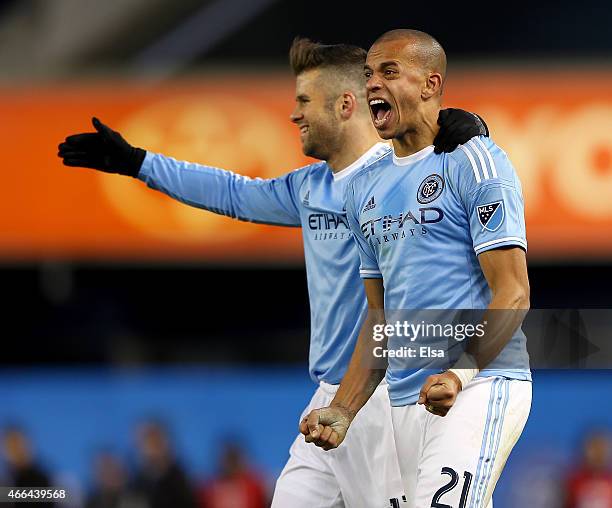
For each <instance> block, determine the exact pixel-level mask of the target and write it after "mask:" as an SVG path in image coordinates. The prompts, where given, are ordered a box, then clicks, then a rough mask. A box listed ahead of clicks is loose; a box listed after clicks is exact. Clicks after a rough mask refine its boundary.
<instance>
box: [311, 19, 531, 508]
mask: <svg viewBox="0 0 612 508" xmlns="http://www.w3.org/2000/svg"><path fill="white" fill-rule="evenodd" d="M445 73H446V56H445V53H444V50H443V49H442V47H441V46H440V44H439V43H438V42H437V41H436V40H435V39H433V38H432V37H431V36H429V35H428V34H425V33H423V32H419V31H415V30H394V31H391V32H387V33H386V34H384V35H383V36H381V37H380V38H379V39H378V40H377V41H376V42H375V43H374V45H373V46H372V47H371V48H370V50H369V52H368V56H367V62H366V66H365V75H366V78H367V96H368V103H369V106H370V111H371V117H372V121H373V124H374V126H375V127H376V130H377V131H378V133H379V134H380V136H381V137H382V138H384V139H390V140H392V144H393V150H392V152H391V153H388V154H385V155H384V156H383V157H382V158H380V159H379V160H377V161H375V162H373V163H372V164H369V165H368V166H367V167H365V168H363V169H361V170H359V171H358V172H356V173H355V175H353V177H352V178H351V181H350V182H349V184H348V186H347V195H346V207H347V217H348V221H349V225H350V228H351V231H352V232H353V235H354V237H355V239H356V241H357V244H358V250H359V254H360V258H361V267H360V274H361V277H362V278H363V279H364V286H365V292H366V296H367V300H368V307H369V309H370V312H369V313H368V316H367V318H366V320H365V321H364V324H363V327H362V330H361V333H360V336H359V339H358V341H357V345H356V349H355V352H354V354H353V356H352V358H351V363H350V365H349V368H348V369H347V372H346V374H345V376H344V378H343V380H342V382H341V384H340V388H339V389H338V390H337V392H336V395H335V396H334V398H333V400H332V402H331V404H330V405H329V407H326V408H322V409H318V410H314V411H312V412H311V413H310V414H309V416H308V417H307V418H306V419H304V420H303V421H302V422H301V423H300V431H301V432H302V433H303V434H304V435H305V440H306V441H311V442H314V443H315V444H316V445H317V446H320V447H322V448H324V449H333V448H336V447H337V446H338V445H339V444H340V443H341V442H342V441H343V439H344V438H345V436H346V437H347V438H348V437H350V434H351V433H350V432H349V433H348V434H347V429H348V427H349V425H350V426H352V422H354V421H357V420H358V419H359V416H358V412H360V410H361V408H362V406H363V405H364V404H365V403H366V401H367V400H368V399H369V397H370V395H371V394H372V393H373V392H374V390H375V389H376V387H377V386H378V384H379V382H380V381H381V379H382V377H383V376H384V372H385V371H384V370H381V369H380V366H379V365H378V364H376V363H375V362H374V358H373V356H374V353H375V347H376V346H377V345H379V344H380V343H378V342H377V337H376V336H375V334H374V333H373V332H375V331H376V330H377V329H376V328H374V327H375V326H377V327H378V330H381V329H382V328H381V326H382V327H383V328H384V327H385V326H388V325H391V326H392V327H394V326H395V324H394V323H392V322H388V321H387V322H386V321H385V316H386V317H387V319H388V318H389V315H401V309H404V310H405V309H413V314H410V313H407V315H413V316H414V315H416V316H418V315H419V312H421V313H422V314H424V313H425V312H424V311H422V309H438V310H437V311H436V312H438V313H440V314H444V312H441V311H440V310H441V309H483V311H482V312H483V313H484V314H485V318H486V316H493V317H495V316H497V318H496V319H495V320H494V321H496V322H494V323H492V326H494V329H495V333H493V332H491V330H486V327H485V328H484V329H485V332H484V337H483V338H482V339H478V342H477V340H476V339H471V340H470V341H469V344H468V345H467V348H466V349H465V351H464V350H463V348H462V349H461V353H460V354H456V357H457V358H458V359H457V360H456V362H457V363H454V362H452V363H450V364H449V366H450V367H452V368H450V369H448V370H444V371H442V372H441V373H440V370H442V369H439V370H438V371H437V373H434V374H433V375H429V374H431V372H432V370H431V369H427V368H414V366H415V365H425V366H427V365H429V364H427V363H426V359H424V358H421V359H420V364H419V361H417V360H414V361H411V360H406V359H402V358H401V357H400V358H397V357H393V356H392V355H389V358H388V366H387V370H386V379H387V382H388V385H389V397H390V399H391V405H392V422H393V428H394V434H395V442H396V448H397V453H398V459H399V463H400V470H401V474H402V480H403V485H404V491H405V493H406V495H407V497H408V501H409V503H408V505H409V506H411V507H417V508H429V507H453V508H468V507H469V508H480V507H484V506H487V504H488V503H489V501H490V500H491V497H492V492H493V489H494V487H495V484H496V482H497V480H498V478H499V476H500V473H501V471H502V469H503V467H504V464H505V462H506V459H507V458H508V455H509V453H510V451H511V450H512V448H513V446H514V445H515V443H516V441H517V439H518V437H519V436H520V434H521V432H522V429H523V427H524V425H525V423H526V420H527V417H528V414H529V410H530V407H531V374H530V371H529V365H528V357H527V352H526V339H525V336H524V334H523V332H522V331H521V329H520V321H521V318H522V316H523V315H524V312H525V311H524V310H523V309H527V308H528V307H529V282H528V278H527V267H526V259H525V251H526V248H527V242H526V237H525V224H524V213H523V197H522V192H521V186H520V182H519V180H518V177H517V175H516V173H515V171H514V168H513V167H512V164H511V163H510V161H509V159H508V157H507V156H506V154H505V153H504V152H503V151H502V150H501V149H500V148H499V147H498V146H497V145H496V144H495V143H493V142H492V141H491V140H490V139H488V138H486V137H477V138H474V139H472V140H470V141H468V142H467V143H466V144H463V145H461V146H459V147H458V149H456V150H454V151H452V152H450V153H441V154H436V153H435V152H434V148H433V146H432V144H433V141H434V139H435V136H436V134H437V132H438V126H437V124H436V119H437V117H438V112H439V110H440V104H441V96H442V89H443V85H444V80H445ZM383 309H384V311H383ZM492 309H507V310H505V311H497V312H498V313H500V312H502V313H505V314H504V315H503V316H501V317H499V315H496V314H495V311H493V310H492ZM417 310H420V311H417ZM447 314H451V312H450V311H447ZM504 320H505V321H509V324H507V325H504ZM483 323H484V324H486V323H487V321H486V319H485V321H483ZM390 331H391V332H392V333H391V334H389V337H388V341H389V346H390V347H389V351H390V352H391V351H400V350H401V346H405V343H406V340H405V339H402V338H401V337H399V333H398V332H397V331H396V328H393V329H392V330H390ZM422 344H423V342H421V344H418V345H422ZM425 344H426V345H427V342H425ZM391 346H393V347H391ZM417 349H418V348H417ZM425 350H427V348H425ZM449 351H450V348H449ZM417 358H418V356H417ZM465 362H468V363H467V364H466V363H465ZM432 365H434V364H433V363H432ZM459 367H461V368H459ZM356 415H357V416H356ZM339 449H342V447H340V448H339Z"/></svg>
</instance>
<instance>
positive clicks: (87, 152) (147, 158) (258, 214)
mask: <svg viewBox="0 0 612 508" xmlns="http://www.w3.org/2000/svg"><path fill="white" fill-rule="evenodd" d="M92 123H93V126H94V128H95V132H85V133H81V134H74V135H72V136H68V137H67V138H66V139H65V141H64V142H63V143H61V144H60V145H59V152H58V156H59V157H61V158H62V160H63V163H64V165H66V166H76V167H84V168H92V169H96V170H99V171H104V172H106V173H117V174H121V175H126V176H132V177H134V178H139V179H140V180H142V181H144V182H145V183H146V184H147V185H148V186H149V187H151V188H152V189H155V190H159V191H161V192H163V193H165V194H167V195H168V196H170V197H172V198H173V199H176V200H178V201H181V202H182V203H185V204H188V205H190V206H194V207H197V208H202V209H205V210H209V211H212V212H215V213H219V214H222V215H227V216H229V217H232V218H237V219H240V220H245V221H251V222H260V223H266V224H276V225H286V226H299V225H300V213H299V208H298V207H299V199H297V198H296V196H297V192H298V185H299V182H301V179H302V178H303V176H304V174H305V171H294V172H293V173H289V174H287V175H284V176H282V177H279V178H273V179H268V180H263V179H259V178H257V179H253V178H248V177H245V176H242V175H238V174H236V173H233V172H231V171H226V170H223V169H219V168H214V167H210V166H203V165H200V164H195V163H191V162H185V161H177V160H175V159H173V158H172V157H166V156H164V155H161V154H154V153H152V152H146V151H145V150H143V149H141V148H136V147H133V146H132V145H130V144H129V143H128V142H127V141H126V140H125V139H124V138H123V137H122V136H121V134H119V132H117V131H114V130H113V129H111V128H110V127H108V126H106V125H104V124H103V123H102V122H100V121H99V120H98V119H97V118H93V120H92Z"/></svg>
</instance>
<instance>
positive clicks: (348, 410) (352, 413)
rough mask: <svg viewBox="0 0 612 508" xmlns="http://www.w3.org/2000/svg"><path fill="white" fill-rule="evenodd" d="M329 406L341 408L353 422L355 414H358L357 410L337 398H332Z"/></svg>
mask: <svg viewBox="0 0 612 508" xmlns="http://www.w3.org/2000/svg"><path fill="white" fill-rule="evenodd" d="M329 407H333V408H335V409H338V410H340V411H341V412H342V413H343V414H344V416H345V417H346V418H347V419H348V421H349V422H352V421H353V420H354V419H355V416H356V415H357V411H355V410H354V409H352V408H350V407H349V406H347V405H345V404H343V403H342V402H339V401H336V400H332V401H331V403H330V404H329Z"/></svg>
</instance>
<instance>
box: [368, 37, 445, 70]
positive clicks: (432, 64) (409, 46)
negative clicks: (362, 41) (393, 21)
mask: <svg viewBox="0 0 612 508" xmlns="http://www.w3.org/2000/svg"><path fill="white" fill-rule="evenodd" d="M386 42H396V43H397V44H398V46H400V47H402V50H403V52H404V54H405V55H406V56H408V58H409V59H410V60H412V61H414V62H415V64H416V65H418V66H419V67H420V68H422V69H423V70H425V71H429V72H437V73H439V74H440V75H441V76H442V79H443V80H444V79H445V78H446V53H445V52H444V49H443V48H442V46H441V44H440V43H439V42H438V41H437V40H436V39H434V38H433V37H432V36H431V35H429V34H427V33H425V32H421V31H419V30H410V29H407V28H401V29H398V30H390V31H389V32H385V33H384V34H382V35H381V36H380V37H379V38H378V39H376V42H374V44H373V45H372V46H375V45H377V44H380V43H386Z"/></svg>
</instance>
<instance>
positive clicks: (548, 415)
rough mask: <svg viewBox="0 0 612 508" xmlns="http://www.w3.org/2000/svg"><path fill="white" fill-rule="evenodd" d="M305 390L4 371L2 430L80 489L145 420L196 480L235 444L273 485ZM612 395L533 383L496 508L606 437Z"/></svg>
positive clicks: (226, 375) (196, 371)
mask: <svg viewBox="0 0 612 508" xmlns="http://www.w3.org/2000/svg"><path fill="white" fill-rule="evenodd" d="M313 390H314V385H313V384H312V382H311V381H310V379H309V378H308V376H307V373H306V368H305V367H303V368H291V369H279V368H266V369H247V368H241V369H238V368H215V369H212V368H155V369H145V370H136V369H131V370H124V371H112V370H96V369H85V368H83V369H53V370H5V371H3V372H2V373H0V401H1V404H0V424H6V423H19V424H23V425H24V426H25V428H26V429H27V430H28V431H29V432H30V433H31V435H32V437H33V440H34V442H35V445H36V449H37V452H38V455H39V457H40V458H41V460H42V461H43V462H44V464H45V465H47V466H48V467H49V468H50V469H51V470H52V471H58V472H66V473H68V472H69V473H70V474H71V475H74V476H76V477H77V478H78V479H79V480H80V481H81V482H83V483H84V484H86V483H87V482H89V480H90V470H91V458H92V456H93V454H94V453H95V452H96V451H97V450H98V449H99V448H101V447H110V448H111V449H113V450H116V451H117V452H119V453H121V454H123V455H124V456H126V457H129V456H133V446H134V427H135V425H136V424H137V423H138V422H139V421H141V420H142V419H144V418H147V417H156V418H160V419H162V420H163V421H165V422H167V423H168V425H169V427H170V429H171V430H172V433H173V436H174V441H175V444H176V446H177V449H178V453H179V456H180V457H181V458H182V461H183V463H184V464H185V465H186V466H187V467H188V468H189V469H190V471H191V472H192V473H193V474H194V475H196V476H203V475H207V474H211V473H213V472H214V469H215V462H216V455H217V451H218V448H219V443H220V442H221V441H222V440H223V439H225V438H226V437H228V436H229V437H232V436H235V437H238V438H239V439H241V441H242V442H243V443H244V444H245V445H246V448H247V450H248V452H249V455H250V457H251V459H252V461H253V462H254V463H255V464H257V465H259V466H261V468H263V469H264V470H266V471H267V472H268V473H269V474H270V476H271V477H273V476H274V475H276V474H277V473H278V472H279V471H280V469H281V468H282V466H283V464H284V462H285V460H286V458H287V450H288V448H289V445H290V444H291V441H292V440H293V438H294V436H295V434H296V430H297V421H298V418H299V415H300V412H301V410H302V409H303V407H304V406H305V405H306V403H307V402H308V400H309V398H310V396H311V394H312V392H313ZM610 394H612V371H591V372H588V371H587V372H584V371H583V372H571V371H555V372H550V371H548V372H536V373H535V374H534V398H533V407H532V411H531V415H530V418H529V422H528V424H527V427H526V429H525V432H524V433H523V436H522V438H521V440H520V441H519V443H518V445H517V447H516V448H515V450H514V452H513V454H512V456H511V458H510V461H509V463H508V466H507V474H505V475H504V477H503V479H502V480H501V481H500V484H499V485H498V490H497V494H496V503H497V506H498V507H499V508H504V507H506V506H514V502H512V501H507V500H509V499H510V500H511V499H516V496H517V492H516V490H517V485H518V486H521V485H524V483H525V481H526V479H527V480H528V479H529V474H530V472H531V470H532V469H533V467H535V466H534V464H536V463H538V464H541V463H545V465H546V467H548V469H549V470H550V469H551V468H552V469H553V470H554V469H555V468H556V469H557V470H559V471H561V470H562V468H563V467H565V465H566V464H567V463H568V462H569V461H570V460H571V458H572V457H573V456H574V455H575V452H576V449H577V446H578V445H579V442H580V438H581V436H582V435H583V433H584V431H586V430H588V429H589V428H592V427H597V428H602V427H603V428H609V429H612V403H611V396H610ZM530 468H531V469H530ZM520 488H521V489H522V488H523V487H520ZM515 502H516V501H515ZM509 503H511V504H509Z"/></svg>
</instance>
